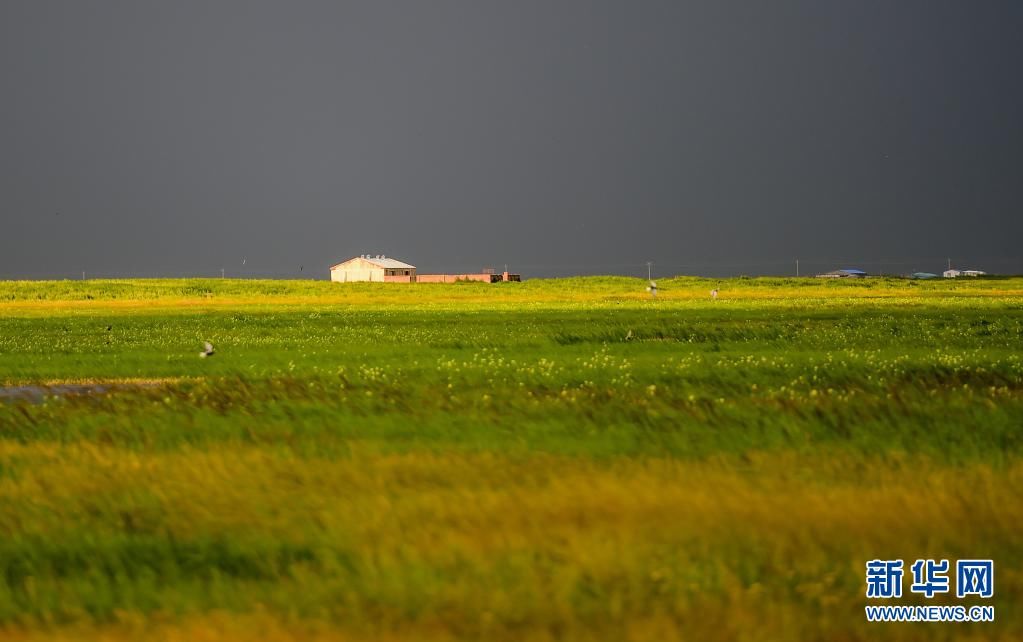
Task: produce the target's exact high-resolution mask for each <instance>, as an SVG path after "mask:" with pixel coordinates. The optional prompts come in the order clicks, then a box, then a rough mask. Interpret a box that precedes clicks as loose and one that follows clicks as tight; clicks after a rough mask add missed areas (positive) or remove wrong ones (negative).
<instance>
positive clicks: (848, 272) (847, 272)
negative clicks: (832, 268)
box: [838, 268, 866, 275]
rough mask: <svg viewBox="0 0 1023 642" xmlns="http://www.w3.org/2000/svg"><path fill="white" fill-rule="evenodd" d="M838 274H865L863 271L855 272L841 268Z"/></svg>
mask: <svg viewBox="0 0 1023 642" xmlns="http://www.w3.org/2000/svg"><path fill="white" fill-rule="evenodd" d="M838 272H845V273H846V274H864V275H865V274H866V272H864V271H863V270H857V269H856V268H842V269H841V270H838Z"/></svg>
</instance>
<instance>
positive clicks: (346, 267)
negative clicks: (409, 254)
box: [330, 254, 416, 283]
mask: <svg viewBox="0 0 1023 642" xmlns="http://www.w3.org/2000/svg"><path fill="white" fill-rule="evenodd" d="M330 280H331V281H335V282H338V283H351V282H356V281H374V282H377V283H383V282H391V283H413V282H415V280H416V266H414V265H409V264H408V263H405V262H404V261H399V260H397V259H391V258H388V257H386V256H384V255H382V254H378V255H376V256H371V255H369V254H363V255H361V256H356V257H355V258H351V259H348V260H347V261H343V262H341V263H338V264H337V265H334V266H332V267H331V268H330Z"/></svg>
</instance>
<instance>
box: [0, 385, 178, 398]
mask: <svg viewBox="0 0 1023 642" xmlns="http://www.w3.org/2000/svg"><path fill="white" fill-rule="evenodd" d="M161 385H164V384H161V383H155V382H153V383H62V384H53V385H38V386H2V387H0V402H3V401H28V402H32V403H41V402H43V401H44V400H46V399H49V398H52V397H80V396H85V395H105V394H110V393H112V392H123V391H127V390H143V389H147V388H156V387H159V386H161Z"/></svg>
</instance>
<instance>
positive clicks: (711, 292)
mask: <svg viewBox="0 0 1023 642" xmlns="http://www.w3.org/2000/svg"><path fill="white" fill-rule="evenodd" d="M710 298H712V299H717V298H718V291H717V288H715V289H713V290H711V291H710Z"/></svg>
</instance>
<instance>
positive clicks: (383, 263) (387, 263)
mask: <svg viewBox="0 0 1023 642" xmlns="http://www.w3.org/2000/svg"><path fill="white" fill-rule="evenodd" d="M356 259H362V260H364V261H366V262H367V263H372V264H373V265H375V266H377V267H381V268H384V269H387V270H414V269H416V266H414V265H409V264H408V263H404V262H402V261H399V260H398V259H390V258H386V257H382V256H368V255H367V256H353V257H352V258H350V259H348V260H346V261H341V262H340V263H338V264H337V265H332V266H330V269H332V270H333V269H334V268H336V267H340V266H342V265H344V264H345V263H350V262H351V261H354V260H356Z"/></svg>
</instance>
